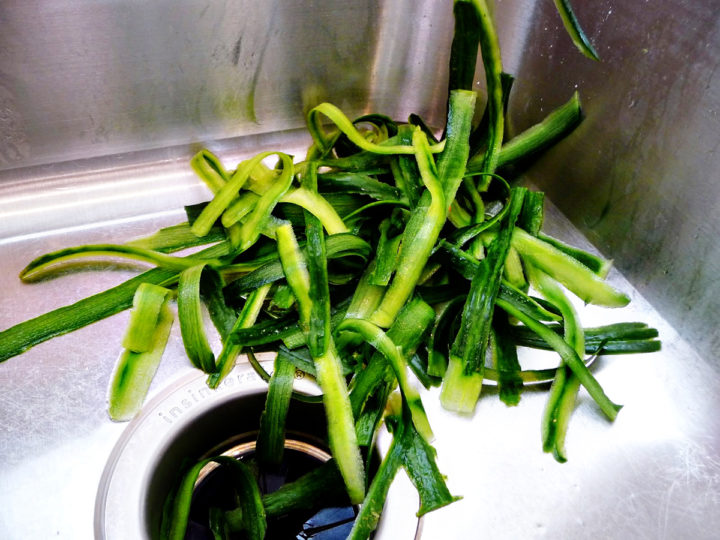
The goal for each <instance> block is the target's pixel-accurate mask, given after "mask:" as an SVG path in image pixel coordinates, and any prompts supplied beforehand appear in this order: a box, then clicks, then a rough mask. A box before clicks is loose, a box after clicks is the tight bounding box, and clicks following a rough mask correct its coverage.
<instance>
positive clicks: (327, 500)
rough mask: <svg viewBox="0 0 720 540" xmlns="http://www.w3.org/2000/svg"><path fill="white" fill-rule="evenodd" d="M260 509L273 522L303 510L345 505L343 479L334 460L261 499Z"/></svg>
mask: <svg viewBox="0 0 720 540" xmlns="http://www.w3.org/2000/svg"><path fill="white" fill-rule="evenodd" d="M262 501H263V505H264V506H265V513H266V515H267V517H268V518H276V517H280V516H283V515H286V514H291V513H293V512H297V511H302V510H312V509H316V508H318V509H319V508H320V507H322V505H329V504H332V505H335V504H338V503H339V504H345V502H346V501H347V493H346V492H345V489H344V485H343V480H342V476H341V475H340V471H339V470H338V468H337V463H336V462H335V460H334V459H331V460H329V461H326V462H325V463H323V464H322V465H320V466H319V467H317V468H316V469H313V470H312V471H310V472H309V473H306V474H304V475H303V476H301V477H300V478H298V479H297V480H295V481H294V482H290V483H288V484H285V485H283V486H282V487H280V488H279V489H278V490H276V491H273V492H272V493H268V494H266V495H263V497H262Z"/></svg>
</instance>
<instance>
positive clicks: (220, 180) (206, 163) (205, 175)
mask: <svg viewBox="0 0 720 540" xmlns="http://www.w3.org/2000/svg"><path fill="white" fill-rule="evenodd" d="M190 168H192V170H193V171H195V174H197V175H198V177H199V178H200V179H201V180H202V181H203V182H205V184H206V185H207V186H208V188H210V191H212V192H213V193H217V192H218V191H220V190H221V189H222V187H223V186H224V185H225V183H226V182H227V180H228V179H229V178H230V174H229V173H228V171H227V170H225V167H223V165H222V163H221V162H220V159H218V157H217V156H216V155H215V154H213V153H212V152H210V150H207V149H205V148H204V149H202V150H200V151H199V152H198V153H197V154H195V155H194V156H193V157H192V159H191V160H190Z"/></svg>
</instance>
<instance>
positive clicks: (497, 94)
mask: <svg viewBox="0 0 720 540" xmlns="http://www.w3.org/2000/svg"><path fill="white" fill-rule="evenodd" d="M472 3H473V5H474V6H475V9H476V11H477V14H478V17H479V22H480V49H481V51H482V56H483V67H484V68H485V84H486V86H487V93H488V102H487V114H488V137H487V149H486V150H485V154H484V156H483V159H482V165H481V167H480V170H481V171H482V172H484V173H493V172H495V169H496V168H497V165H498V160H499V157H500V148H501V146H502V142H503V136H504V130H505V116H504V113H503V87H502V72H503V69H502V59H501V57H500V44H499V43H498V37H497V33H496V31H495V25H494V24H493V21H492V16H491V15H490V10H489V8H488V5H487V3H486V1H485V0H472ZM481 189H482V184H481Z"/></svg>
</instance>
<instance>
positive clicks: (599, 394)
mask: <svg viewBox="0 0 720 540" xmlns="http://www.w3.org/2000/svg"><path fill="white" fill-rule="evenodd" d="M496 303H497V305H498V306H499V307H500V308H502V309H504V310H505V311H506V312H507V313H508V314H509V315H511V316H513V317H515V318H517V319H518V320H520V322H522V323H523V324H525V325H526V326H527V327H528V328H530V329H531V330H532V331H533V332H535V333H536V334H538V336H540V337H541V338H542V339H544V340H545V341H546V342H547V343H548V345H550V346H551V347H552V348H553V349H554V350H555V351H556V352H557V353H558V354H559V355H560V357H561V358H562V360H563V361H564V362H565V364H567V366H568V367H569V368H570V369H572V371H573V373H575V375H577V377H578V379H579V380H580V383H581V384H582V385H583V386H584V387H585V389H586V390H587V391H588V393H589V394H590V396H591V397H592V398H593V399H594V400H595V402H596V403H597V404H598V405H599V407H600V409H601V410H602V412H603V413H604V414H605V416H607V417H608V418H609V419H610V420H614V419H615V417H616V416H617V413H618V411H619V410H620V409H621V408H622V406H621V405H617V404H615V403H613V402H612V401H610V398H608V397H607V395H606V394H605V392H604V391H603V389H602V387H601V386H600V383H598V381H597V380H596V379H595V377H594V376H593V375H592V373H590V371H589V370H588V368H587V366H585V364H584V363H583V361H582V360H580V358H579V357H578V355H577V353H576V352H575V351H574V349H573V348H572V347H571V346H570V345H568V344H567V343H566V342H565V340H564V339H563V338H562V337H560V336H559V335H558V334H556V333H555V332H553V331H552V330H550V329H548V328H547V327H546V326H545V325H544V324H542V323H541V322H540V321H538V320H537V319H534V318H532V317H529V316H528V315H526V314H525V313H523V312H522V311H521V310H519V309H517V308H516V307H515V306H513V305H512V304H511V303H509V302H506V301H505V300H503V299H502V298H498V299H497V301H496Z"/></svg>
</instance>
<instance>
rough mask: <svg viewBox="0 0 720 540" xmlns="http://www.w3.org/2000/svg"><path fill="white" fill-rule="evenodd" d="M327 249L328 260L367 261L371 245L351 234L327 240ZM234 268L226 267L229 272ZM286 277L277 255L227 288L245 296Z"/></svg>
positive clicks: (338, 235) (342, 234)
mask: <svg viewBox="0 0 720 540" xmlns="http://www.w3.org/2000/svg"><path fill="white" fill-rule="evenodd" d="M325 247H326V250H327V258H328V259H338V258H341V257H349V256H357V257H360V258H361V259H365V260H366V259H367V256H368V254H369V253H370V245H369V244H368V243H367V242H366V241H365V240H363V239H362V238H360V237H358V236H355V235H353V234H350V233H341V234H334V235H332V236H329V237H328V238H327V240H326V243H325ZM231 268H232V267H225V269H224V270H225V271H228V270H229V269H231ZM283 277H284V274H283V269H282V263H281V262H280V259H279V257H278V256H277V255H273V256H271V257H269V258H268V262H266V263H265V264H263V265H261V266H260V267H259V268H255V269H254V270H253V271H252V272H250V273H248V274H247V275H245V276H243V277H241V278H239V279H237V280H236V281H234V282H233V283H231V284H229V285H228V287H227V290H228V291H231V292H232V294H236V295H243V294H247V293H249V292H252V291H253V290H255V289H256V288H257V287H260V286H261V285H265V284H267V283H273V282H275V281H278V280H280V279H282V278H283Z"/></svg>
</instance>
